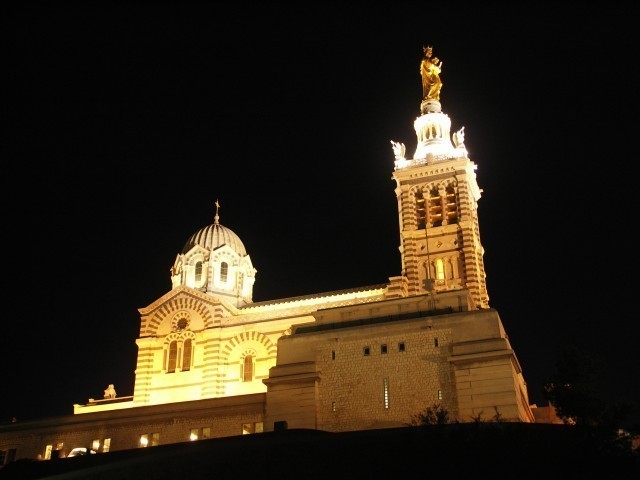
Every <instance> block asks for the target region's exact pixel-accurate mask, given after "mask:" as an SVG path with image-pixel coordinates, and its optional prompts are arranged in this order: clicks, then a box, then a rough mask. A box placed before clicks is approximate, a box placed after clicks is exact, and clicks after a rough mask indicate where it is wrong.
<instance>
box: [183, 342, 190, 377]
mask: <svg viewBox="0 0 640 480" xmlns="http://www.w3.org/2000/svg"><path fill="white" fill-rule="evenodd" d="M182 349H183V352H182V371H183V372H184V371H187V370H189V369H191V339H190V338H187V339H186V340H185V341H184V346H183V347H182Z"/></svg>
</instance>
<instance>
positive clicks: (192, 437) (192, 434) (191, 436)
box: [189, 428, 200, 442]
mask: <svg viewBox="0 0 640 480" xmlns="http://www.w3.org/2000/svg"><path fill="white" fill-rule="evenodd" d="M199 433H200V429H198V428H192V429H191V432H190V433H189V440H190V441H192V442H195V441H196V440H198V437H199Z"/></svg>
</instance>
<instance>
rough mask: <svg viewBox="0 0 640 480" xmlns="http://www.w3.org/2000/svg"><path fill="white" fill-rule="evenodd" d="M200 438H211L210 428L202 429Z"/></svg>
mask: <svg viewBox="0 0 640 480" xmlns="http://www.w3.org/2000/svg"><path fill="white" fill-rule="evenodd" d="M202 438H203V439H204V438H211V427H202Z"/></svg>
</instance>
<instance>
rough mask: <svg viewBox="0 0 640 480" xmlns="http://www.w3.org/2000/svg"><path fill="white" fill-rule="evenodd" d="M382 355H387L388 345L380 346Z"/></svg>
mask: <svg viewBox="0 0 640 480" xmlns="http://www.w3.org/2000/svg"><path fill="white" fill-rule="evenodd" d="M380 353H382V354H383V355H384V354H385V353H387V344H386V343H383V344H382V345H380Z"/></svg>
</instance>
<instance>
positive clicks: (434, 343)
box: [433, 337, 440, 347]
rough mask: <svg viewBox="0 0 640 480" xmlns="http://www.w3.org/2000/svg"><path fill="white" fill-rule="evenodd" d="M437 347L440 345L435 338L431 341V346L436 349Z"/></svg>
mask: <svg viewBox="0 0 640 480" xmlns="http://www.w3.org/2000/svg"><path fill="white" fill-rule="evenodd" d="M439 345H440V344H439V343H438V337H435V338H434V339H433V346H434V347H438V346H439Z"/></svg>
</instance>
